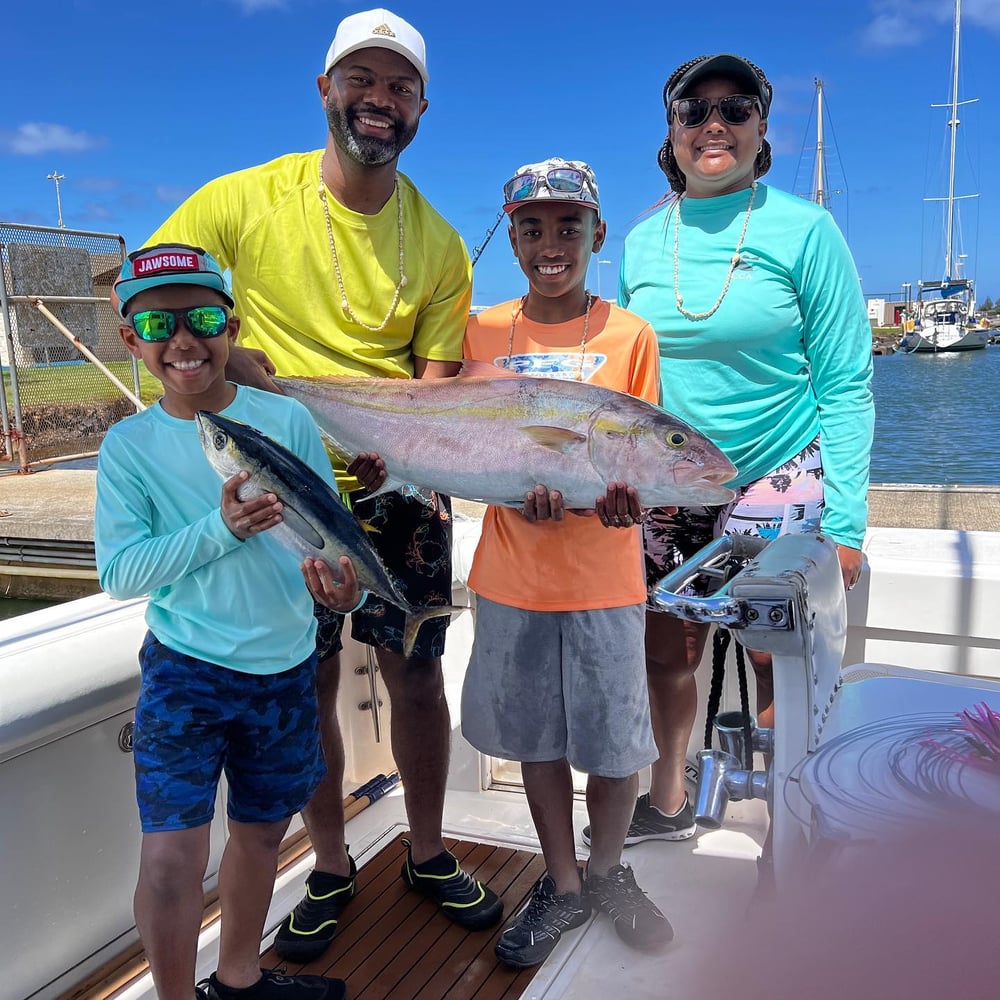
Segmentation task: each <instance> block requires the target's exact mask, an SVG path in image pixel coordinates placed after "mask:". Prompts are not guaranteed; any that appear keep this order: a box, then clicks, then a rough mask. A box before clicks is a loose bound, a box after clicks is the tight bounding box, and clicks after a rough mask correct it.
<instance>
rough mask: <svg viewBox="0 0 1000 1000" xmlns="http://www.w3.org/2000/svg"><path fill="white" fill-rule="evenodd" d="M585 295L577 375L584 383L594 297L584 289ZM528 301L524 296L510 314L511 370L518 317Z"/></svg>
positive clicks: (509, 350)
mask: <svg viewBox="0 0 1000 1000" xmlns="http://www.w3.org/2000/svg"><path fill="white" fill-rule="evenodd" d="M583 294H584V295H586V296H587V308H586V309H585V310H584V312H583V339H582V340H581V341H580V362H579V365H580V368H579V371H578V372H577V373H576V381H577V382H582V381H583V359H584V357H585V356H586V353H587V334H588V333H589V332H590V307H591V305H593V302H594V296H593V295H591V294H590V292H589V291H588V290H586V289H584V293H583ZM527 301H528V296H527V295H522V296H521V299H520V301H519V302H518V303H517V305H516V306H515V307H514V308H513V309H512V310H511V313H510V334H509V335H508V336H507V364H506V365H505V367H506V368H510V359H511V354H512V353H513V350H514V327H515V326H516V325H517V320H518V317H520V315H521V313H522V312H524V303H525V302H527Z"/></svg>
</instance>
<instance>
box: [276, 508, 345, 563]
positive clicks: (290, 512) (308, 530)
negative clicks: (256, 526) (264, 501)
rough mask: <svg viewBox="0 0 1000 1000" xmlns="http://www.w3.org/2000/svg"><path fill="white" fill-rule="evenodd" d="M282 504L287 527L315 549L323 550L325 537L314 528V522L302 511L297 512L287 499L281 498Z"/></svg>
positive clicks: (282, 512)
mask: <svg viewBox="0 0 1000 1000" xmlns="http://www.w3.org/2000/svg"><path fill="white" fill-rule="evenodd" d="M281 503H282V504H283V506H282V510H281V520H282V522H283V523H284V524H285V526H286V527H288V528H290V529H291V530H292V531H294V532H295V534H296V535H298V536H299V538H301V539H302V540H303V541H305V542H308V543H309V544H310V545H311V546H312V547H313V548H316V549H322V548H323V547H324V545H325V543H324V541H323V536H322V535H321V534H320V533H319V532H318V531H317V530H316V529H315V528H314V527H313V526H312V522H311V521H309V519H308V518H307V517H305V515H303V514H302V513H301V511H298V510H296V508H295V506H294V505H293V504H291V503H289V502H288V499H287V498H286V497H282V498H281ZM334 561H336V560H334Z"/></svg>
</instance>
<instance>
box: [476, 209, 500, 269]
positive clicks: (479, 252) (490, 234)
mask: <svg viewBox="0 0 1000 1000" xmlns="http://www.w3.org/2000/svg"><path fill="white" fill-rule="evenodd" d="M503 217H504V211H503V209H502V208H501V209H500V211H499V212H497V217H496V219H494V221H493V225H492V226H490V228H489V229H488V230H487V231H486V239H484V240H483V242H482V243H480V244H479V246H477V247H473V250H472V266H473V267H475V266H476V261H477V260H479V258H480V257H482V255H483V251H484V250H485V249H486V244H487V243H489V241H490V240H491V239H493V234H494V233H495V232H496V231H497V227H498V226H499V225H500V222H501V221H502V219H503Z"/></svg>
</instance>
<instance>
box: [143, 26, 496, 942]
mask: <svg viewBox="0 0 1000 1000" xmlns="http://www.w3.org/2000/svg"><path fill="white" fill-rule="evenodd" d="M324 67H325V69H324V72H323V74H322V75H320V76H319V77H318V79H317V84H318V87H319V95H320V98H321V100H322V104H323V108H324V111H325V115H326V120H327V125H328V135H327V140H326V145H325V148H324V149H321V150H314V151H312V152H308V153H292V154H289V155H287V156H282V157H279V158H278V159H276V160H273V161H271V162H270V163H265V164H262V165H260V166H257V167H251V168H249V169H247V170H242V171H238V172H237V173H234V174H229V175H227V176H224V177H220V178H217V179H216V180H214V181H211V182H209V183H208V184H206V185H205V186H204V187H203V188H201V189H200V190H199V191H197V192H195V193H194V194H193V195H192V196H191V197H190V198H189V199H188V200H187V201H186V202H184V204H182V205H181V206H180V207H179V208H178V209H177V211H176V212H174V214H173V215H172V216H171V217H170V218H169V219H168V220H167V221H166V222H165V223H164V224H163V226H161V227H160V229H159V230H158V231H157V232H156V233H155V234H154V235H153V236H151V237H150V242H163V241H164V240H170V241H182V242H185V243H191V244H194V245H197V246H201V247H204V248H206V249H207V250H208V251H209V252H210V253H211V254H212V255H213V256H214V257H215V258H216V259H217V260H218V261H219V262H220V263H221V264H222V266H223V267H228V268H229V269H230V270H231V272H232V276H233V291H234V297H235V300H236V309H237V312H238V313H239V314H240V316H241V317H242V319H243V326H242V328H241V345H242V346H243V347H244V348H249V350H242V351H240V350H239V349H236V350H234V352H233V353H234V357H233V360H232V362H231V364H230V366H229V368H228V374H229V375H230V377H231V378H233V379H235V380H236V381H239V382H243V383H245V384H248V385H258V386H263V387H265V388H271V389H273V388H274V384H273V383H272V382H271V381H270V375H272V374H278V375H329V374H361V375H373V376H383V377H392V378H411V377H413V378H435V377H447V376H452V375H455V374H457V372H458V369H459V367H460V362H461V357H462V337H463V333H464V330H465V323H466V320H467V318H468V315H469V308H470V304H471V301H472V284H471V266H470V264H469V257H468V254H467V252H466V249H465V246H464V244H463V243H462V240H461V238H460V237H459V235H458V234H457V233H456V232H455V230H454V229H453V228H452V227H451V226H450V225H448V223H447V222H445V220H444V219H443V218H442V217H441V216H440V215H439V214H438V213H437V212H436V211H435V210H434V209H433V208H432V207H431V205H430V204H429V203H428V202H427V201H426V199H424V198H423V197H422V196H421V195H420V193H419V192H418V191H417V189H416V187H415V186H414V184H413V183H412V181H410V180H409V178H407V177H406V176H405V175H403V174H401V173H399V172H398V170H397V161H398V158H399V155H400V153H401V152H402V151H403V150H404V149H405V148H406V146H407V145H408V144H409V143H410V141H411V140H412V139H413V137H414V135H416V132H417V126H418V123H419V121H420V116H421V115H422V114H423V113H424V111H425V110H426V109H427V100H426V98H425V96H424V93H425V88H426V84H427V78H428V77H427V66H426V50H425V46H424V40H423V38H422V37H421V35H420V34H419V32H417V31H416V29H415V28H413V27H412V26H411V25H410V24H408V23H407V22H406V21H404V20H403V19H402V18H400V17H398V16H397V15H395V14H393V13H392V12H390V11H387V10H384V9H381V8H379V9H376V10H370V11H363V12H361V13H358V14H353V15H351V16H349V17H346V18H345V19H344V20H343V21H342V22H341V23H340V25H339V26H338V28H337V32H336V36H335V37H334V40H333V43H332V45H331V46H330V49H329V51H328V53H327V57H326V62H325V63H324ZM377 449H378V442H377V441H373V442H372V450H373V451H377ZM335 471H336V473H337V480H338V485H339V487H340V489H341V490H342V491H344V492H345V493H346V492H348V491H352V490H357V489H358V487H359V483H358V481H357V479H356V478H355V477H354V476H352V475H351V474H350V473H349V472H348V470H347V469H344V468H342V467H341V468H336V470H335ZM437 501H438V502H437V504H436V506H435V507H427V506H425V505H424V504H423V503H421V501H420V500H418V499H412V498H405V497H402V496H401V495H400V494H398V493H390V494H386V495H385V496H382V497H377V498H375V499H374V500H368V501H366V500H360V501H357V502H356V503H355V508H356V511H357V513H358V516H359V517H362V518H364V519H367V520H369V521H371V522H374V523H375V524H376V526H377V527H378V531H377V532H374V533H373V536H372V538H373V541H374V543H375V545H376V547H377V548H379V550H380V553H381V555H382V557H383V559H384V560H385V562H386V564H387V565H388V566H389V568H390V569H391V570H392V571H393V572H394V573H395V575H396V576H397V578H399V579H400V581H401V582H402V584H403V587H404V590H405V593H406V596H407V598H408V599H409V600H410V602H411V603H413V604H419V605H423V604H447V603H450V598H451V514H450V501H449V500H448V498H447V497H438V498H437ZM319 618H320V627H319V634H318V637H317V652H318V655H319V659H320V663H319V669H318V673H317V685H318V692H319V700H320V713H321V726H322V737H323V749H324V753H325V755H326V762H327V768H328V777H327V779H326V780H325V781H324V783H323V784H322V785H321V786H320V788H319V790H318V791H317V792H316V794H315V796H314V797H313V799H312V800H311V802H310V803H309V805H308V806H307V807H306V809H305V810H303V818H304V820H305V823H306V827H307V829H308V831H309V834H310V837H311V838H312V842H313V846H314V847H315V850H316V867H315V870H314V871H313V872H312V873H311V874H310V876H309V879H308V882H307V889H306V895H305V897H304V898H303V900H302V901H301V902H300V903H299V905H298V906H297V907H296V908H295V910H294V911H293V912H292V913H291V914H290V915H289V916H288V917H287V918H286V919H285V921H284V923H283V924H282V925H281V927H280V929H279V930H278V935H277V938H276V939H275V948H276V950H277V952H278V954H279V955H281V956H282V957H283V958H286V959H288V960H290V961H296V962H308V961H311V960H312V959H314V958H316V957H317V956H318V955H320V954H321V953H322V952H323V951H324V950H325V948H326V947H327V946H328V945H329V944H330V942H331V941H332V939H333V937H334V934H335V932H336V927H337V921H338V919H339V915H340V912H341V910H342V909H343V907H344V906H345V905H346V903H347V902H348V901H349V900H350V899H351V897H352V896H353V895H354V889H355V875H356V868H355V864H354V861H353V859H352V858H351V857H350V856H349V855H348V853H347V847H346V845H345V842H344V815H343V806H342V802H343V787H342V786H343V770H344V754H343V743H342V740H341V734H340V728H339V725H338V722H337V717H336V694H337V683H338V678H339V670H340V663H339V655H338V654H339V651H340V649H341V643H340V624H341V621H342V619H341V618H340V617H339V616H336V615H329V616H326V615H323V614H322V613H320V614H319ZM436 622H437V624H435V623H433V622H429V623H426V624H425V625H424V626H423V627H422V629H421V631H420V635H419V637H418V641H417V646H416V648H415V649H414V651H413V654H412V655H411V656H410V657H404V656H403V654H402V628H403V618H402V615H401V612H400V611H399V609H398V608H395V607H393V606H392V605H389V604H386V603H384V602H382V601H380V600H378V599H376V598H375V596H374V595H372V597H370V598H369V600H368V602H367V603H366V604H365V606H364V607H363V608H362V609H360V610H358V611H356V612H355V613H354V614H353V615H352V636H353V637H354V638H355V639H358V640H360V641H361V642H364V643H367V644H368V645H371V646H374V647H375V649H376V656H377V658H378V664H379V668H380V671H381V673H382V677H383V678H384V680H385V684H386V687H387V689H388V691H389V695H390V697H391V699H392V705H393V714H392V734H391V735H392V748H393V752H394V754H395V757H396V763H397V765H398V767H399V770H400V774H401V776H402V779H403V787H404V789H405V794H406V808H407V814H408V817H409V821H410V827H411V831H412V833H411V837H412V843H411V845H410V848H409V852H408V855H407V860H406V864H405V865H404V867H403V871H402V877H403V878H404V880H405V881H406V882H407V883H408V884H409V885H410V886H412V887H413V888H415V889H418V890H420V891H422V892H425V893H426V894H428V895H430V896H431V897H432V898H434V899H435V900H436V901H437V902H438V903H439V904H440V905H441V907H442V909H443V911H444V912H445V913H447V914H448V915H449V916H450V917H451V918H452V919H453V920H455V921H456V922H458V923H460V924H462V925H463V926H465V927H471V928H484V927H489V926H492V925H493V924H495V923H497V921H499V919H500V917H501V916H502V910H503V906H502V903H501V901H500V900H499V899H498V898H497V897H496V895H495V894H493V893H492V892H491V891H490V890H489V889H487V888H485V887H484V886H482V885H481V884H480V883H479V882H477V881H475V880H474V879H472V878H470V877H469V876H468V875H467V874H466V873H465V872H463V871H462V870H461V868H460V866H459V864H458V862H457V861H456V860H455V858H454V857H453V856H452V855H451V854H449V853H448V852H447V851H446V850H445V847H444V843H443V841H442V838H441V816H442V811H443V807H444V791H445V779H446V776H447V770H448V747H449V735H450V720H449V717H448V706H447V703H446V701H445V698H444V684H443V678H442V674H441V655H442V653H443V651H444V632H445V627H446V624H447V619H444V620H442V619H436Z"/></svg>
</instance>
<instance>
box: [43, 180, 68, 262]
mask: <svg viewBox="0 0 1000 1000" xmlns="http://www.w3.org/2000/svg"><path fill="white" fill-rule="evenodd" d="M45 179H46V180H47V181H55V185H56V208H57V209H58V212H59V228H60V229H65V228H66V224H65V223H64V222H63V216H62V198H61V197H60V195H59V182H60V181H64V180H66V175H65V174H61V173H59V171H58V170H53V171H52V173H51V174H48V175H46V178H45ZM62 245H63V246H66V237H65V236H63V237H62Z"/></svg>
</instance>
